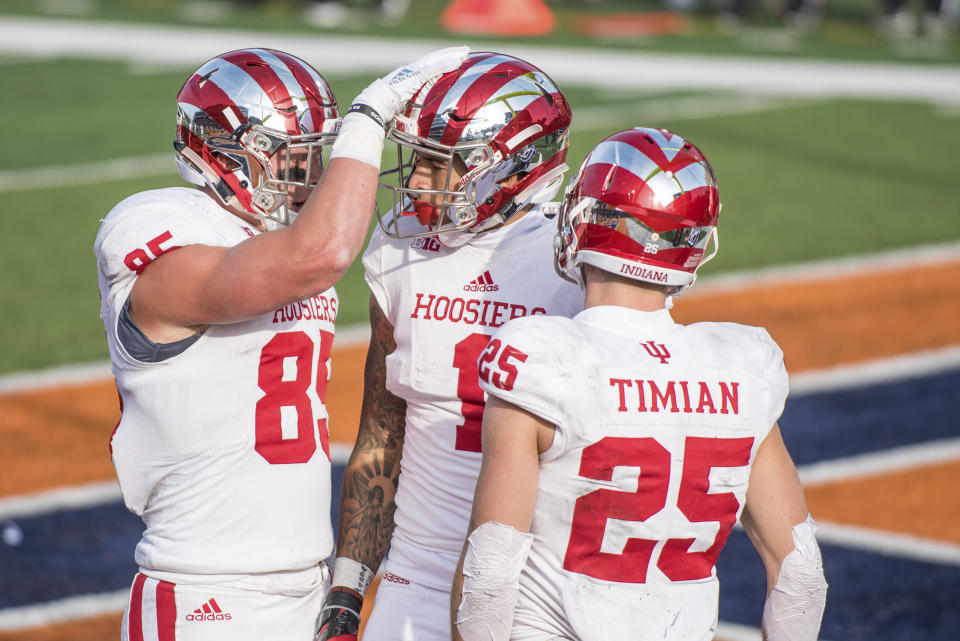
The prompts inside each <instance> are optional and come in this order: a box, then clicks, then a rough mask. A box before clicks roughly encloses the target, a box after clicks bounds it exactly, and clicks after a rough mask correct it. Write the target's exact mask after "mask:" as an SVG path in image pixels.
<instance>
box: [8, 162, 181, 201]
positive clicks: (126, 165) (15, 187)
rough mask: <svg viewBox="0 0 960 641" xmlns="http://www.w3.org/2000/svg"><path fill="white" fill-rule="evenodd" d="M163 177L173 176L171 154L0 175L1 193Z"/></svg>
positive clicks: (39, 168) (23, 170) (17, 171)
mask: <svg viewBox="0 0 960 641" xmlns="http://www.w3.org/2000/svg"><path fill="white" fill-rule="evenodd" d="M164 174H170V176H175V175H176V165H175V164H174V161H173V152H169V153H164V154H146V155H143V156H130V157H127V158H114V159H112V160H100V161H96V162H85V163H78V164H74V165H49V166H47V167H29V168H27V169H6V170H3V171H0V193H4V192H11V191H26V190H33V189H59V188H62V187H76V186H77V185H96V184H99V183H106V182H113V181H119V180H128V179H131V178H144V177H146V176H161V175H164Z"/></svg>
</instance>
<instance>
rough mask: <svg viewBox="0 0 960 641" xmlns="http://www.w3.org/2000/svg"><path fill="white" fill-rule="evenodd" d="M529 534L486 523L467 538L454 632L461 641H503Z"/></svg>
mask: <svg viewBox="0 0 960 641" xmlns="http://www.w3.org/2000/svg"><path fill="white" fill-rule="evenodd" d="M532 541H533V536H532V535H531V534H525V533H523V532H520V531H518V530H516V529H515V528H513V527H511V526H509V525H503V524H502V523H497V522H495V521H487V522H486V523H483V524H481V525H480V526H479V527H478V528H477V529H475V530H474V531H473V532H471V533H470V536H469V537H467V551H466V554H465V555H464V557H463V598H462V600H461V601H460V607H459V608H457V630H458V631H459V632H460V636H462V637H463V639H464V641H507V639H509V638H510V629H511V628H512V627H513V609H514V607H516V605H517V596H518V590H519V585H520V572H521V571H522V570H523V566H524V565H525V564H526V562H527V555H528V554H530V544H531V543H532Z"/></svg>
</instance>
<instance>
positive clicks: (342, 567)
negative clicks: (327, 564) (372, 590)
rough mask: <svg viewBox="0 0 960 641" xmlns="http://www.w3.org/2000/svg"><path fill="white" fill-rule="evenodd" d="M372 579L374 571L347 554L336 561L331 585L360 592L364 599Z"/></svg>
mask: <svg viewBox="0 0 960 641" xmlns="http://www.w3.org/2000/svg"><path fill="white" fill-rule="evenodd" d="M372 581H373V572H372V571H371V570H370V568H368V567H367V566H365V565H364V564H362V563H360V562H358V561H354V560H353V559H351V558H349V557H346V556H338V557H337V558H336V560H335V561H334V564H333V581H332V586H331V587H343V588H348V589H350V590H353V591H355V592H357V593H359V595H360V598H361V599H362V598H363V595H364V594H366V593H367V588H369V587H370V583H371V582H372Z"/></svg>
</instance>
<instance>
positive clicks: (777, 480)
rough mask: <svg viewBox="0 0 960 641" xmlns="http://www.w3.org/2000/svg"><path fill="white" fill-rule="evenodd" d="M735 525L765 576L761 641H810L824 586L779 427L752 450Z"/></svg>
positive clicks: (809, 522) (813, 526)
mask: <svg viewBox="0 0 960 641" xmlns="http://www.w3.org/2000/svg"><path fill="white" fill-rule="evenodd" d="M741 521H742V523H743V527H744V530H746V532H747V535H748V536H749V537H750V540H751V541H752V542H753V545H754V547H755V548H756V549H757V552H758V553H759V554H760V558H761V559H762V560H763V565H764V568H765V569H766V573H767V600H766V603H765V605H764V608H763V634H764V639H765V640H766V641H816V639H817V636H818V634H819V631H820V621H821V619H822V617H823V610H824V606H825V604H826V597H827V583H826V581H825V579H824V576H823V563H822V561H821V558H820V548H819V546H818V545H817V540H816V538H815V537H814V533H815V532H816V523H814V521H813V519H812V518H810V514H809V512H808V511H807V503H806V499H805V498H804V496H803V488H802V487H801V485H800V479H799V478H798V476H797V470H796V467H794V464H793V461H792V460H791V459H790V454H789V453H788V452H787V448H786V446H785V445H784V443H783V437H782V436H781V435H780V428H779V426H776V425H775V426H774V427H773V429H772V430H771V431H770V433H769V434H768V435H767V437H766V438H765V439H764V441H763V443H761V445H760V448H759V449H758V450H757V456H756V459H755V460H754V463H753V467H752V469H751V471H750V485H749V489H748V490H747V500H746V503H745V504H744V508H743V515H742V517H741Z"/></svg>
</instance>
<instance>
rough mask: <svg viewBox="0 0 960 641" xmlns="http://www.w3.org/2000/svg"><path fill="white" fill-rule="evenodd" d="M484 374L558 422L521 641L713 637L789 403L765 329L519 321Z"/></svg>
mask: <svg viewBox="0 0 960 641" xmlns="http://www.w3.org/2000/svg"><path fill="white" fill-rule="evenodd" d="M479 375H480V380H481V386H482V387H483V389H484V390H485V391H487V392H488V393H490V394H494V395H495V396H497V397H499V398H502V399H504V400H506V401H508V402H510V403H512V404H514V405H517V406H518V407H521V408H524V409H526V410H528V411H530V412H532V413H534V414H536V415H538V416H540V417H542V418H544V419H546V420H547V421H550V422H551V423H553V424H554V425H555V426H556V428H555V432H554V440H553V443H552V445H551V447H550V448H549V449H548V450H547V451H546V452H544V453H543V454H542V455H541V457H540V476H539V489H538V494H537V502H536V507H535V511H534V518H533V524H532V527H531V532H532V534H533V535H534V542H533V545H532V547H531V552H530V557H529V560H528V561H527V565H526V567H525V568H524V571H523V573H522V575H521V579H520V600H519V603H518V606H517V610H516V617H515V622H514V636H513V638H516V639H539V638H553V635H556V636H560V637H563V638H569V639H581V640H586V639H598V640H603V641H608V640H609V639H665V640H667V641H673V640H676V641H679V640H681V639H683V640H684V641H710V640H711V639H713V636H714V632H715V631H716V624H717V600H718V584H717V577H716V570H715V568H714V563H715V562H716V559H717V556H718V555H719V553H720V550H721V548H722V547H723V545H724V544H725V542H726V540H727V536H728V535H729V533H730V529H731V528H732V527H733V525H734V523H735V522H736V520H737V519H738V518H739V515H740V513H741V510H742V508H743V503H744V498H745V496H746V491H747V481H748V479H749V475H750V466H751V464H752V462H753V458H754V455H755V454H756V451H757V448H758V447H759V445H760V443H761V442H762V441H763V439H764V438H765V437H766V435H767V433H768V432H769V430H770V429H771V428H772V427H773V425H774V423H775V422H776V421H777V419H778V417H779V416H780V413H781V412H782V410H783V406H784V401H785V399H786V395H787V374H786V370H785V369H784V366H783V355H782V353H781V351H780V348H779V347H777V345H776V344H775V343H774V342H773V340H772V339H771V338H770V337H769V335H768V334H767V332H766V330H764V329H761V328H756V327H747V326H743V325H737V324H733V323H696V324H693V325H688V326H684V325H679V324H676V323H674V322H673V319H672V318H671V317H670V313H669V312H668V311H667V310H665V309H664V310H660V311H657V312H640V311H636V310H631V309H626V308H622V307H593V308H590V309H587V310H584V311H583V312H581V313H579V314H577V315H576V316H575V317H574V318H573V319H568V318H546V317H538V318H525V319H520V320H517V321H514V322H511V323H510V324H508V325H506V326H505V327H503V328H502V329H501V330H500V331H499V332H498V333H497V334H496V335H495V336H494V338H493V339H492V341H491V343H490V345H489V347H488V349H486V350H485V351H484V353H483V354H482V355H481V357H480V363H479Z"/></svg>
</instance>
